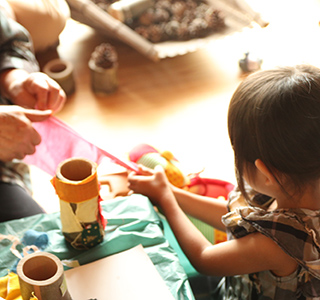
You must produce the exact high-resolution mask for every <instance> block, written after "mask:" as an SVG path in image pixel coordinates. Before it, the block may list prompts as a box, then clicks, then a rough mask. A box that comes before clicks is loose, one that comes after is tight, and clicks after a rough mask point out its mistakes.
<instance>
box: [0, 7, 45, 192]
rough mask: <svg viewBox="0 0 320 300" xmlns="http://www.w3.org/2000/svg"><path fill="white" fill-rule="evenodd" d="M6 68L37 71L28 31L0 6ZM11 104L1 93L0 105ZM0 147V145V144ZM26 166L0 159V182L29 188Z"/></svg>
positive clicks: (0, 46) (1, 60)
mask: <svg viewBox="0 0 320 300" xmlns="http://www.w3.org/2000/svg"><path fill="white" fill-rule="evenodd" d="M7 69H24V70H26V71H28V72H37V71H39V65H38V62H37V60H36V58H35V55H34V52H33V46H32V42H31V39H30V35H29V33H28V31H27V30H26V29H25V28H24V27H22V26H21V25H20V24H18V23H17V22H15V21H14V20H12V19H9V18H8V17H7V15H6V13H5V12H4V10H3V9H1V7H0V73H1V72H3V71H5V70H7ZM8 104H12V103H11V101H10V99H6V98H4V97H3V96H2V95H1V90H0V105H8ZM0 147H1V145H0ZM28 170H29V169H28V167H27V166H26V165H25V164H24V163H22V162H21V161H16V160H15V161H12V162H6V163H5V162H1V161H0V182H1V181H2V182H9V183H15V184H19V185H21V186H23V187H24V188H27V189H28V190H29V189H30V179H29V172H28Z"/></svg>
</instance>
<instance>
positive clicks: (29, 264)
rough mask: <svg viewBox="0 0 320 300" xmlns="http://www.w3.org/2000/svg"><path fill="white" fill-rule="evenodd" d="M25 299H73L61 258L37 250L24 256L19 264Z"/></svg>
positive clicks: (19, 274) (19, 275)
mask: <svg viewBox="0 0 320 300" xmlns="http://www.w3.org/2000/svg"><path fill="white" fill-rule="evenodd" d="M17 275H18V278H19V284H20V292H21V297H22V299H23V300H30V299H38V300H72V298H71V295H70V293H69V291H68V287H67V282H66V279H65V276H64V270H63V265H62V263H61V261H60V260H59V258H58V257H57V256H55V255H53V254H51V253H47V252H35V253H32V254H29V255H27V256H25V257H24V258H22V259H21V260H20V262H19V264H18V266H17Z"/></svg>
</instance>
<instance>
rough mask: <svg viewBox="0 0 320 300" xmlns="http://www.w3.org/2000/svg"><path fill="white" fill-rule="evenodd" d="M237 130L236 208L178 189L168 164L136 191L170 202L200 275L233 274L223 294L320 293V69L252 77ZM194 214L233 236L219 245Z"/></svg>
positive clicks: (142, 179)
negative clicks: (172, 183) (203, 231)
mask: <svg viewBox="0 0 320 300" xmlns="http://www.w3.org/2000/svg"><path fill="white" fill-rule="evenodd" d="M228 129H229V136H230V140H231V144H232V147H233V149H234V155H235V168H236V174H237V181H238V188H237V189H236V190H235V191H233V192H232V193H231V194H230V197H229V201H228V205H227V206H226V204H225V202H226V201H219V200H218V199H212V198H206V197H201V196H197V195H194V194H191V193H188V192H186V191H184V190H181V189H178V188H175V187H172V186H170V184H169V183H168V180H167V178H166V176H165V173H164V171H163V170H162V169H161V168H156V169H155V170H146V169H143V170H142V173H143V175H137V174H134V173H131V174H130V175H129V186H130V188H131V189H132V190H133V191H134V192H136V193H141V194H144V195H146V196H148V197H149V198H150V199H151V201H152V202H153V204H154V205H157V206H159V207H161V209H162V210H163V212H164V214H165V215H166V218H167V220H168V222H169V224H170V226H171V228H172V230H173V232H174V233H175V236H176V238H177V240H178V242H179V244H180V246H181V248H182V250H183V251H184V253H185V254H186V255H187V257H188V258H189V260H190V262H191V263H192V264H193V266H194V267H195V268H196V269H197V270H198V271H199V272H201V273H203V274H207V275H218V276H225V278H224V282H223V284H222V283H221V285H220V296H222V297H223V299H246V300H247V299H264V300H267V299H279V300H287V299H320V70H319V69H318V68H315V67H313V66H307V65H300V66H296V67H286V68H279V69H275V70H267V71H260V72H257V73H254V74H252V75H250V76H248V77H247V78H246V79H245V80H244V81H243V82H242V83H241V84H240V85H239V87H238V88H237V90H236V91H235V93H234V95H233V97H232V99H231V102H230V106H229V113H228ZM185 213H187V214H190V215H192V216H194V217H196V218H198V219H200V220H202V221H205V222H207V223H209V224H211V225H213V226H214V227H216V228H218V229H224V230H226V231H227V233H228V237H229V239H228V241H227V242H224V243H220V244H217V245H212V244H210V243H209V242H208V241H207V240H206V239H205V238H204V237H203V235H202V234H201V233H200V232H199V231H198V230H197V229H196V228H195V226H193V224H192V223H191V222H190V221H189V219H188V217H187V216H186V215H185ZM214 299H218V298H214Z"/></svg>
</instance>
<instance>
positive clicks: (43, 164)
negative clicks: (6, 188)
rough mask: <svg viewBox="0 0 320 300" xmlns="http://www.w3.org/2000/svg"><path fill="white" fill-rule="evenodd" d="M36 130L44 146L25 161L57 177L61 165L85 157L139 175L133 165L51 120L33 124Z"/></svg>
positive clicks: (59, 121) (64, 125)
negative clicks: (105, 162) (121, 167)
mask: <svg viewBox="0 0 320 300" xmlns="http://www.w3.org/2000/svg"><path fill="white" fill-rule="evenodd" d="M33 126H34V128H35V129H36V130H37V131H38V133H39V134H40V135H41V138H42V142H41V144H40V145H38V146H37V148H36V152H35V153H34V154H33V155H28V156H26V158H25V159H24V161H25V162H26V163H28V164H32V165H35V166H37V167H38V168H40V169H42V170H43V171H45V172H47V173H48V174H50V175H52V176H53V175H54V174H55V172H56V168H57V166H58V164H59V163H60V162H62V161H64V160H66V159H68V158H72V157H82V158H86V159H90V160H91V161H94V162H96V163H97V164H99V163H100V162H101V159H102V158H103V157H109V158H110V159H111V160H112V161H113V162H114V163H116V164H119V165H121V166H123V167H125V168H126V169H128V170H133V171H138V168H137V166H136V165H135V164H133V163H132V162H129V161H128V162H124V161H122V160H120V159H119V158H117V157H115V156H113V155H111V154H110V153H108V152H107V151H105V150H103V149H101V148H99V147H97V146H95V145H94V144H92V143H90V142H89V141H87V140H86V139H84V138H83V137H81V136H80V135H79V134H78V133H77V132H76V131H74V130H73V129H72V128H71V127H69V126H68V125H67V124H65V123H64V122H62V121H61V120H59V119H57V118H56V117H50V118H49V119H47V120H45V121H43V122H38V123H33Z"/></svg>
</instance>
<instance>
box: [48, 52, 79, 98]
mask: <svg viewBox="0 0 320 300" xmlns="http://www.w3.org/2000/svg"><path fill="white" fill-rule="evenodd" d="M43 72H44V73H46V74H47V75H48V76H49V77H51V78H52V79H54V80H55V81H56V82H58V83H59V84H60V86H61V87H62V89H63V90H64V91H65V93H66V94H67V95H71V94H72V93H74V91H75V81H74V77H73V65H72V64H71V62H69V61H65V60H62V59H60V58H57V59H53V60H51V61H49V62H48V63H47V64H46V65H45V66H44V67H43Z"/></svg>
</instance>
